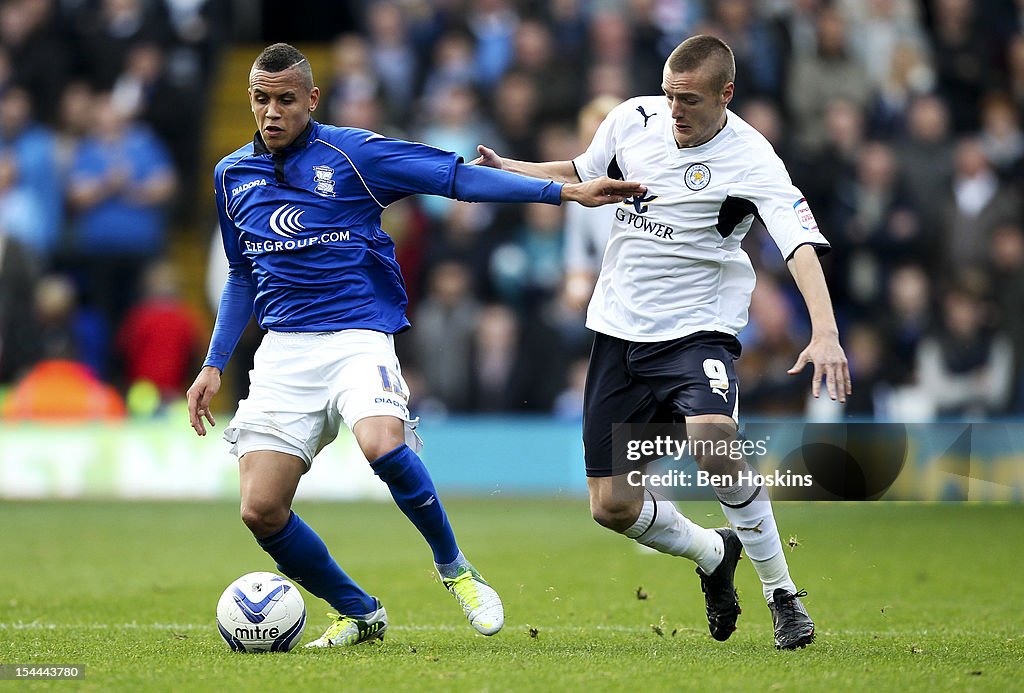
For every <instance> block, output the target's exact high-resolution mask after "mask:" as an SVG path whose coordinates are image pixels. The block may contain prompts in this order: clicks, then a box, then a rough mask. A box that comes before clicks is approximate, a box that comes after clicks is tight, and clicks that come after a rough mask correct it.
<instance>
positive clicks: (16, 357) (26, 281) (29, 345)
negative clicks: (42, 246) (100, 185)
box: [0, 225, 38, 385]
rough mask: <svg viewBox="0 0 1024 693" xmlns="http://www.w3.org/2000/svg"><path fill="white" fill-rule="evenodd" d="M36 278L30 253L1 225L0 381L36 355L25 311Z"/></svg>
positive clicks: (32, 330) (12, 375) (3, 382)
mask: <svg viewBox="0 0 1024 693" xmlns="http://www.w3.org/2000/svg"><path fill="white" fill-rule="evenodd" d="M36 278H37V268H36V266H35V263H34V262H33V258H32V253H31V252H30V251H29V250H28V249H27V248H26V247H25V246H24V245H23V244H22V243H21V241H19V240H17V239H16V238H13V237H11V236H9V235H8V234H7V233H5V232H4V230H3V227H2V225H0V385H6V384H8V383H10V382H11V381H12V380H14V379H15V378H16V377H18V376H20V375H22V374H23V373H24V372H25V371H27V370H28V368H29V366H31V365H32V363H34V362H35V360H36V358H38V353H37V352H36V349H35V325H34V324H33V321H32V319H31V317H30V316H27V315H26V314H25V306H26V305H30V304H31V302H32V296H33V295H34V293H35V282H36Z"/></svg>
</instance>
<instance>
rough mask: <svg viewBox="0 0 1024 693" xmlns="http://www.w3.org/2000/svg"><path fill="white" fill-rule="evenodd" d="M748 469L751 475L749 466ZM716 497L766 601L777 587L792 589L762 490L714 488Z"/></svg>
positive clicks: (753, 487)
mask: <svg viewBox="0 0 1024 693" xmlns="http://www.w3.org/2000/svg"><path fill="white" fill-rule="evenodd" d="M747 469H748V470H750V471H751V472H753V468H752V467H750V466H749V465H747ZM715 493H716V494H717V496H718V500H719V501H721V504H722V512H724V513H725V517H726V518H727V519H728V520H729V524H731V525H732V528H733V529H734V530H735V531H736V535H737V536H739V538H740V541H741V542H743V550H744V551H745V552H746V554H747V558H749V559H750V562H751V563H753V564H754V570H756V571H757V576H758V577H759V578H761V585H762V588H763V590H764V593H765V598H766V599H769V598H770V597H771V594H772V592H773V591H774V590H775V588H776V587H787V588H789V587H792V586H793V580H792V578H790V576H789V566H787V565H786V556H785V554H783V553H782V538H781V537H780V536H779V528H778V526H777V525H776V524H775V514H774V513H773V512H772V502H771V499H770V498H769V497H768V492H767V491H766V490H765V489H764V487H763V486H753V485H750V484H742V485H741V484H737V485H735V486H730V487H721V488H715ZM769 588H770V589H769ZM793 591H794V592H795V591H796V590H795V589H794V590H793Z"/></svg>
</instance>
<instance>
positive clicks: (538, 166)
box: [470, 144, 580, 183]
mask: <svg viewBox="0 0 1024 693" xmlns="http://www.w3.org/2000/svg"><path fill="white" fill-rule="evenodd" d="M476 150H477V152H479V153H480V156H478V157H477V158H476V159H473V161H471V162H470V163H472V164H476V165H478V166H489V167H490V168H500V169H502V170H504V171H511V172H512V173H518V174H521V175H524V176H531V177H533V178H547V179H549V180H553V181H558V182H559V183H578V182H579V181H580V177H579V175H578V174H577V173H576V167H575V166H573V164H572V162H571V161H545V162H540V163H537V162H532V161H516V160H515V159H506V158H504V157H501V156H498V153H497V152H495V151H494V150H493V149H491V148H489V147H485V146H484V145H482V144H481V145H477V148H476Z"/></svg>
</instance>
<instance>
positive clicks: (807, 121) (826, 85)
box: [786, 8, 871, 152]
mask: <svg viewBox="0 0 1024 693" xmlns="http://www.w3.org/2000/svg"><path fill="white" fill-rule="evenodd" d="M817 32H818V33H817V36H818V49H817V51H816V52H815V53H814V54H812V55H804V56H799V55H798V56H796V57H795V59H794V60H793V62H792V63H791V64H790V66H789V75H788V87H787V92H786V104H787V106H788V108H789V112H790V115H791V116H792V121H791V125H792V127H793V130H794V132H795V133H796V136H797V141H798V144H799V145H800V146H801V147H803V148H804V149H805V150H808V151H811V152H815V151H818V150H820V149H821V147H823V146H824V145H825V140H826V128H825V112H826V110H827V108H828V106H829V104H831V103H832V102H834V101H836V100H838V99H842V100H845V101H848V102H849V103H850V104H852V105H853V106H854V107H855V108H856V109H857V110H858V111H861V112H863V110H864V108H865V107H866V106H867V104H868V103H869V100H870V98H871V82H870V81H869V79H868V75H867V73H866V72H865V70H864V68H863V67H862V66H861V64H860V63H858V62H857V61H856V60H855V59H854V58H853V56H851V55H850V53H849V49H848V41H847V36H846V24H845V22H844V21H843V18H842V15H840V14H839V12H838V10H836V9H833V8H825V9H823V10H822V11H821V12H820V14H819V15H818V21H817Z"/></svg>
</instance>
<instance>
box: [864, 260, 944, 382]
mask: <svg viewBox="0 0 1024 693" xmlns="http://www.w3.org/2000/svg"><path fill="white" fill-rule="evenodd" d="M887 288H888V291H887V296H888V303H887V305H886V308H885V309H884V310H883V311H882V312H881V319H880V320H878V321H877V322H878V323H879V327H880V332H881V336H882V339H883V341H884V343H885V354H886V358H885V365H886V369H885V379H886V381H887V382H889V383H892V384H893V385H911V384H914V383H916V374H915V368H916V365H915V359H916V358H917V351H918V347H919V346H920V344H921V340H923V339H924V338H925V336H927V335H928V334H930V333H931V332H932V329H933V320H932V315H933V310H932V308H933V304H932V289H931V281H930V279H929V277H928V273H927V272H926V271H925V269H924V267H923V266H921V265H920V264H907V265H903V266H902V267H897V268H896V269H894V270H893V271H892V274H891V275H890V277H889V284H888V287H887Z"/></svg>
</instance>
